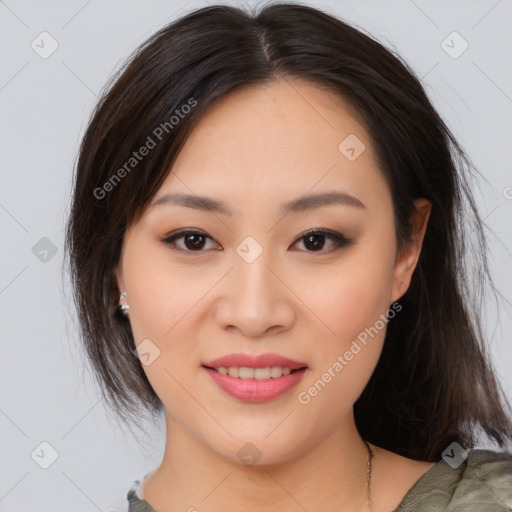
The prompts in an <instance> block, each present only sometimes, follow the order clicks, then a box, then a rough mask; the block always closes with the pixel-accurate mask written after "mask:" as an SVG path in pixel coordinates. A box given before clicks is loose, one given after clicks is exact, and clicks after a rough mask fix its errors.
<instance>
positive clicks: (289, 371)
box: [202, 365, 309, 403]
mask: <svg viewBox="0 0 512 512" xmlns="http://www.w3.org/2000/svg"><path fill="white" fill-rule="evenodd" d="M202 367H203V369H204V370H205V371H206V373H207V374H208V375H209V376H210V378H211V379H212V381H213V383H215V384H216V386H217V389H220V390H221V391H222V392H223V393H225V394H227V395H229V396H231V397H232V398H235V399H237V400H239V401H242V402H249V403H258V402H259V403H261V402H269V401H271V400H274V399H276V398H277V397H279V396H281V395H284V394H286V393H287V392H288V391H290V390H291V389H292V388H293V387H295V386H296V385H297V384H298V383H299V382H300V380H301V379H302V377H303V376H304V375H305V374H306V372H307V371H308V370H309V368H308V367H307V366H302V367H300V368H288V367H281V366H267V367H265V368H251V367H247V366H241V367H237V366H230V367H225V366H220V367H212V366H206V365H202Z"/></svg>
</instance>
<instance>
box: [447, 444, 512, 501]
mask: <svg viewBox="0 0 512 512" xmlns="http://www.w3.org/2000/svg"><path fill="white" fill-rule="evenodd" d="M450 504H453V505H457V506H460V507H462V506H464V505H465V504H471V505H480V504H481V505H486V504H493V505H496V506H497V507H500V508H495V510H496V511H498V510H511V509H512V453H509V452H494V451H491V450H484V449H476V450H472V451H471V452H469V454H468V457H467V460H466V464H465V467H464V468H463V470H462V475H461V479H460V481H459V482H458V484H457V486H456V488H455V491H454V494H453V497H452V500H451V502H450Z"/></svg>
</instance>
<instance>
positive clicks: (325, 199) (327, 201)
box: [150, 191, 366, 216]
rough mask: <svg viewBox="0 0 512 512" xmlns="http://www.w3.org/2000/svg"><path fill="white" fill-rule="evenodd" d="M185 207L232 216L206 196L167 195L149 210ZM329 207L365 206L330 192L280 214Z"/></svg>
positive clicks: (298, 202)
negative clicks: (175, 206) (163, 207)
mask: <svg viewBox="0 0 512 512" xmlns="http://www.w3.org/2000/svg"><path fill="white" fill-rule="evenodd" d="M162 205H165V206H174V205H177V206H185V207H187V208H193V209H195V210H207V211H211V212H215V213H219V214H222V215H228V216H233V211H232V210H231V209H230V208H229V207H228V206H227V204H226V203H223V202H222V201H218V200H217V199H213V198H211V197H206V196H197V195H189V194H178V193H168V194H165V195H163V196H162V197H160V199H157V200H156V201H155V202H154V203H152V204H151V205H150V208H151V209H152V208H155V207H156V206H162ZM330 205H344V206H353V207H356V208H361V209H364V208H366V206H365V205H364V204H363V203H362V202H361V201H360V200H359V199H357V197H355V196H352V195H350V194H348V193H346V192H340V191H330V192H324V193H321V194H310V195H307V196H303V197H300V198H298V199H294V200H292V201H288V202H287V203H283V204H282V205H281V213H282V214H283V215H286V214H288V213H296V212H304V211H309V210H313V209H316V208H321V207H323V206H330Z"/></svg>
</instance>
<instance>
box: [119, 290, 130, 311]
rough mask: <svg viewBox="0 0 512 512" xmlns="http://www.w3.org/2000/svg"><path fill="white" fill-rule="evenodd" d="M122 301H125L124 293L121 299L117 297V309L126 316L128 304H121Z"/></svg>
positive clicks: (128, 308)
mask: <svg viewBox="0 0 512 512" xmlns="http://www.w3.org/2000/svg"><path fill="white" fill-rule="evenodd" d="M123 299H124V300H125V301H126V292H124V293H123V294H122V295H121V297H119V309H120V310H121V313H123V315H125V316H127V315H128V311H129V310H130V306H129V305H128V304H122V301H123Z"/></svg>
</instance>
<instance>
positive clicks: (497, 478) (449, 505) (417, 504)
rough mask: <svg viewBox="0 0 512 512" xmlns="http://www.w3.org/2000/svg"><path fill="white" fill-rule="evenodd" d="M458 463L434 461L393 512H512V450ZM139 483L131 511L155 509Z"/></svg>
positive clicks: (482, 452) (131, 494) (472, 455)
mask: <svg viewBox="0 0 512 512" xmlns="http://www.w3.org/2000/svg"><path fill="white" fill-rule="evenodd" d="M452 466H454V467H452ZM455 466H457V465H456V464H449V463H448V462H445V460H444V459H441V460H440V461H439V462H437V463H436V464H434V465H433V466H432V467H431V468H429V469H428V470H427V471H426V472H425V473H424V474H423V475H422V476H421V477H420V478H419V479H418V480H417V481H416V483H415V484H414V485H413V486H412V487H411V488H410V489H409V491H408V492H407V494H406V495H405V496H404V498H403V499H402V501H401V502H400V505H399V506H398V507H397V508H396V509H395V510H394V511H393V512H437V511H441V510H446V511H447V512H448V511H455V510H457V511H463V510H464V511H471V512H510V511H512V453H509V452H495V451H491V450H486V449H474V450H471V451H469V453H468V456H467V458H466V459H465V460H464V461H463V462H462V463H460V465H458V466H457V467H455ZM146 476H147V475H146ZM139 485H140V481H139V480H136V481H135V482H134V485H132V487H131V488H130V490H129V491H128V495H127V499H128V503H129V507H128V512H156V511H155V509H154V508H153V507H152V506H151V505H150V504H149V503H148V502H147V501H146V500H142V499H140V498H139V496H138V495H137V487H138V486H139Z"/></svg>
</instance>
